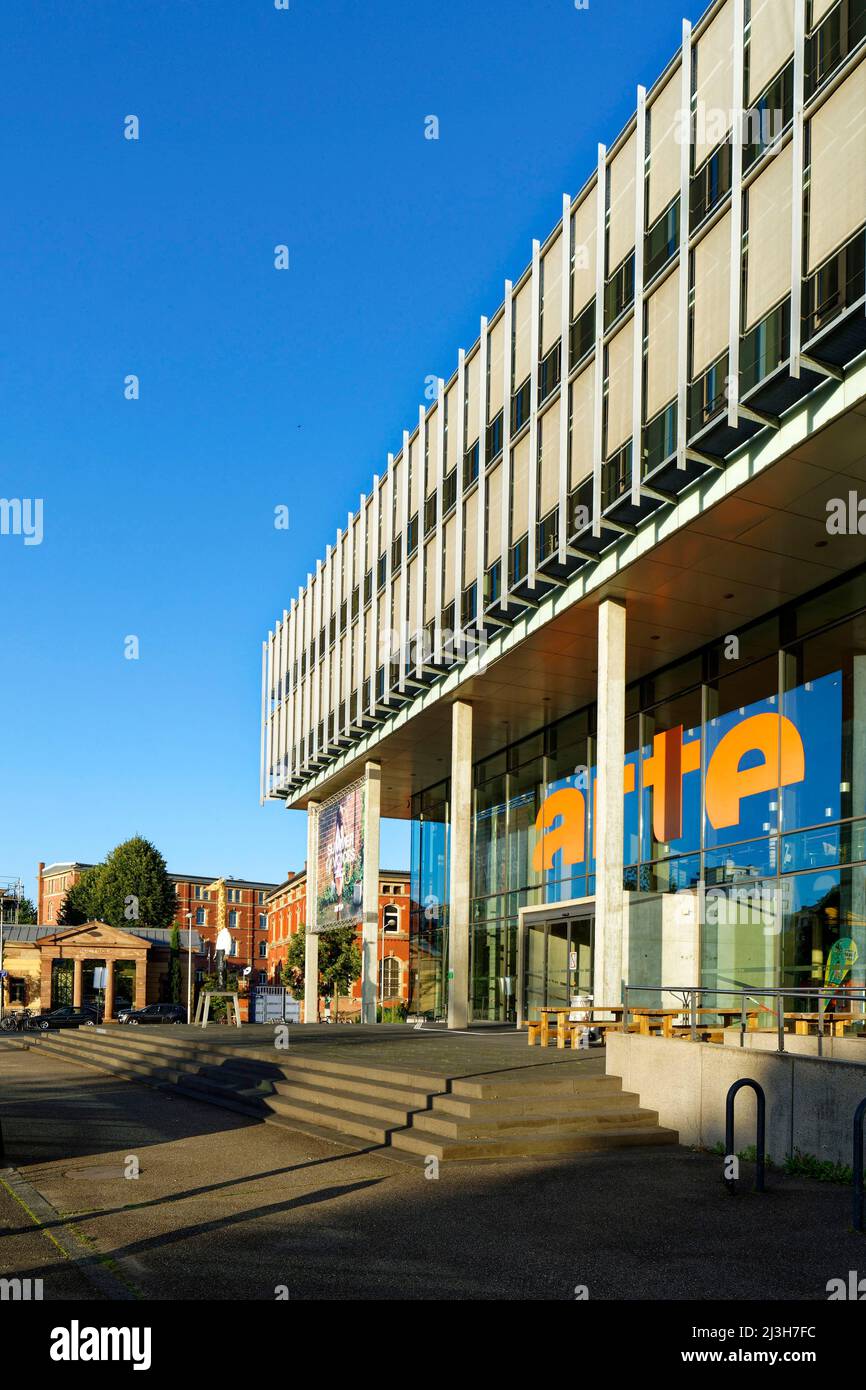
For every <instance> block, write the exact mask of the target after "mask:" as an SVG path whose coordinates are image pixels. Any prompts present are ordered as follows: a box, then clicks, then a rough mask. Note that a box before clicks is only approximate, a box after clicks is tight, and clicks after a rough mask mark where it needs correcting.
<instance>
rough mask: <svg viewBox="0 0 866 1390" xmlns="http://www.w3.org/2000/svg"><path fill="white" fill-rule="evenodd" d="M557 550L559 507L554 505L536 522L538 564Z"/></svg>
mask: <svg viewBox="0 0 866 1390" xmlns="http://www.w3.org/2000/svg"><path fill="white" fill-rule="evenodd" d="M558 550H559V508H558V507H554V508H553V511H551V512H548V513H547V516H545V517H542V519H541V521H539V522H538V531H537V541H536V551H537V558H538V562H539V564H540V563H541V562H542V560H547V559H549V558H550V556H551V555H556V554H557V552H558Z"/></svg>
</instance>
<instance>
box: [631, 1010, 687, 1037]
mask: <svg viewBox="0 0 866 1390" xmlns="http://www.w3.org/2000/svg"><path fill="white" fill-rule="evenodd" d="M684 1012H685V1010H684V1009H683V1006H682V1004H680V1005H679V1006H678V1007H677V1008H675V1009H629V1013H631V1014H634V1016H635V1018H636V1019H637V1022H638V1032H639V1033H642V1034H643V1036H644V1037H649V1035H650V1033H651V1032H652V1029H653V1027H654V1026H658V1025H654V1024H653V1019H660V1020H661V1032H662V1037H663V1038H672V1037H673V1025H674V1019H675V1018H677V1017H678V1016H679V1015H680V1014H682V1013H684Z"/></svg>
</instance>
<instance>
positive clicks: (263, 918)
mask: <svg viewBox="0 0 866 1390" xmlns="http://www.w3.org/2000/svg"><path fill="white" fill-rule="evenodd" d="M267 929H268V914H267V913H266V912H260V913H259V931H267Z"/></svg>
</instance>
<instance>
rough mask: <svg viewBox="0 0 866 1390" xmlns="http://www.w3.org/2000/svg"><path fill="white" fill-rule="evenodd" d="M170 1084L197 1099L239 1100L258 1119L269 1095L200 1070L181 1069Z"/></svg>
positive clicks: (265, 1107)
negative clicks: (208, 1074)
mask: <svg viewBox="0 0 866 1390" xmlns="http://www.w3.org/2000/svg"><path fill="white" fill-rule="evenodd" d="M171 1084H172V1085H173V1086H174V1088H175V1090H178V1091H183V1092H184V1093H185V1094H187V1095H195V1096H197V1097H198V1098H199V1099H207V1100H217V1101H222V1100H230V1101H237V1102H240V1103H241V1104H242V1105H243V1106H244V1107H245V1109H246V1111H247V1112H248V1113H250V1114H255V1115H257V1116H258V1117H259V1118H260V1119H263V1118H264V1116H265V1114H266V1113H267V1101H268V1100H269V1099H270V1097H267V1098H266V1097H265V1096H263V1095H262V1094H261V1093H260V1092H258V1091H256V1090H255V1089H252V1090H251V1089H250V1088H249V1087H240V1086H237V1085H234V1084H233V1083H232V1082H230V1081H228V1080H226V1079H223V1080H219V1079H217V1078H216V1077H211V1076H202V1075H201V1073H200V1072H190V1071H183V1072H176V1073H175V1074H174V1076H173V1077H172V1081H171Z"/></svg>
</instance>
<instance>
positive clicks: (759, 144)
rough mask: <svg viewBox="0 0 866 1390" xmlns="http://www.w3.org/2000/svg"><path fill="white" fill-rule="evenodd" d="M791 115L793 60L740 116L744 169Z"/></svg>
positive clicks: (785, 124)
mask: <svg viewBox="0 0 866 1390" xmlns="http://www.w3.org/2000/svg"><path fill="white" fill-rule="evenodd" d="M793 115H794V60H793V58H792V59H791V61H790V63H788V65H787V66H786V67H785V68H783V69H782V71H781V72H780V73H779V75H778V76H777V77H774V78H773V81H772V82H771V83H770V85H769V86H768V87H767V89H766V91H765V92H763V93H762V95H761V96H759V97H758V100H757V101H756V102H755V104H754V106H752V107H750V108H749V110H748V111H747V112H746V113H745V115H744V117H743V122H744V125H743V142H744V144H743V170H744V172H745V171H746V170H748V169H750V168H751V167H752V165H753V164H754V163H755V161H756V160H757V159H759V158H760V156H761V155H762V154H763V153H764V150H766V149H768V148H769V146H770V145H772V143H773V141H774V140H777V139H778V138H779V136H780V135H781V134H782V131H783V130H784V129H785V127H786V126H787V125H788V123H789V122H790V121H791V120H792V118H793Z"/></svg>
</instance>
